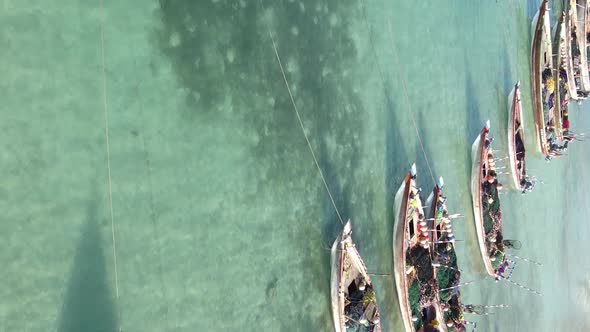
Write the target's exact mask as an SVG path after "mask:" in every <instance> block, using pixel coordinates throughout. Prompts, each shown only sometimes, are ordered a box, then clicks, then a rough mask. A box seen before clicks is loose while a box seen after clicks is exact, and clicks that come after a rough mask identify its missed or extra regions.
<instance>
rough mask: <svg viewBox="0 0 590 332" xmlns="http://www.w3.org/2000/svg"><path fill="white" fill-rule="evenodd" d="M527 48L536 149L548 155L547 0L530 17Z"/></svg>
mask: <svg viewBox="0 0 590 332" xmlns="http://www.w3.org/2000/svg"><path fill="white" fill-rule="evenodd" d="M532 31H533V42H532V48H531V57H532V58H531V64H532V84H531V86H532V96H533V108H534V113H535V127H536V132H537V139H538V142H539V150H540V151H541V153H543V154H544V155H545V156H549V136H550V135H551V132H552V131H554V126H555V120H554V118H555V110H554V107H553V106H554V104H555V99H554V98H555V96H554V92H555V79H554V75H553V57H552V55H551V54H552V49H551V35H550V31H549V11H548V5H547V0H543V2H542V3H541V7H540V9H539V11H538V12H537V14H536V15H535V17H534V19H533V24H532Z"/></svg>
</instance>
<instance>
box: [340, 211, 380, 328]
mask: <svg viewBox="0 0 590 332" xmlns="http://www.w3.org/2000/svg"><path fill="white" fill-rule="evenodd" d="M351 235H352V224H351V222H350V220H348V222H346V225H344V229H343V230H342V233H341V234H340V235H338V238H336V241H334V245H332V255H331V265H332V277H331V283H330V286H331V295H332V317H333V319H334V329H335V331H336V332H346V331H363V332H381V322H380V320H379V309H378V308H377V298H376V296H375V290H374V289H373V283H372V282H371V277H370V276H369V274H368V273H367V267H366V266H365V263H364V262H363V260H362V258H361V256H360V254H359V252H358V251H357V249H356V247H355V245H354V242H353V241H352V237H351Z"/></svg>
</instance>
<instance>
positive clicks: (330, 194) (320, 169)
mask: <svg viewBox="0 0 590 332" xmlns="http://www.w3.org/2000/svg"><path fill="white" fill-rule="evenodd" d="M260 6H261V7H262V10H263V11H265V10H266V8H265V7H264V4H263V3H262V0H260ZM267 28H268V35H269V37H270V40H271V42H272V48H273V50H274V52H275V56H276V59H277V62H278V63H279V68H280V69H281V74H282V75H283V80H284V82H285V86H286V87H287V92H289V98H290V99H291V104H292V105H293V110H294V111H295V115H296V116H297V120H298V121H299V126H300V127H301V131H302V132H303V136H304V137H305V141H306V142H307V146H308V147H309V152H310V153H311V157H312V158H313V161H314V163H315V166H316V167H317V169H318V172H319V174H320V177H321V178H322V182H323V183H324V187H325V188H326V192H327V193H328V196H330V201H331V202H332V205H333V206H334V210H335V211H336V215H337V216H338V220H340V224H342V225H344V220H343V219H342V216H341V215H340V211H338V207H337V206H336V202H335V201H334V197H333V196H332V192H330V188H329V187H328V183H327V181H326V178H325V177H324V173H323V172H322V168H321V167H320V164H319V163H318V159H317V158H316V155H315V152H314V151H313V148H312V146H311V142H310V140H309V137H307V133H306V132H305V127H304V126H303V120H301V114H299V109H298V108H297V104H296V103H295V98H293V93H292V92H291V87H290V86H289V80H287V75H286V74H285V69H284V68H283V62H282V61H281V57H280V56H279V51H278V49H277V44H276V42H275V39H274V37H273V35H272V31H271V29H270V26H269V25H268V23H267Z"/></svg>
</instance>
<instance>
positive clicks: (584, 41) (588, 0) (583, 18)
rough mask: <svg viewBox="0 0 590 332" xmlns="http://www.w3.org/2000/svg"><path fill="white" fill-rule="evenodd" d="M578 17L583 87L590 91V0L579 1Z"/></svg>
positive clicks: (577, 3) (577, 2)
mask: <svg viewBox="0 0 590 332" xmlns="http://www.w3.org/2000/svg"><path fill="white" fill-rule="evenodd" d="M576 5H577V16H578V19H577V20H576V23H577V28H578V31H580V34H581V38H580V51H581V58H582V65H581V71H582V86H583V89H584V90H585V91H590V73H589V72H588V70H589V69H590V66H589V65H588V53H589V51H590V50H588V48H589V47H590V43H589V42H588V33H590V0H577V1H576Z"/></svg>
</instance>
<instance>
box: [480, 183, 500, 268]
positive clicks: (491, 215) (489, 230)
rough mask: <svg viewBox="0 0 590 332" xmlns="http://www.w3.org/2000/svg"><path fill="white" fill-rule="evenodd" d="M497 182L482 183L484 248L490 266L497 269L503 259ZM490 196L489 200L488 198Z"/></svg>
mask: <svg viewBox="0 0 590 332" xmlns="http://www.w3.org/2000/svg"><path fill="white" fill-rule="evenodd" d="M497 184H498V183H497V182H494V183H488V182H486V183H484V184H483V185H482V189H483V197H482V210H483V224H484V231H485V237H486V238H485V241H486V248H487V249H488V253H489V254H490V258H491V260H492V266H493V268H494V269H497V268H498V266H500V264H501V263H502V261H503V260H504V259H503V257H504V253H503V252H504V246H503V244H502V212H501V211H500V197H499V195H498V189H497ZM490 198H491V202H490V201H488V199H490Z"/></svg>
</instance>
